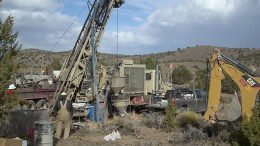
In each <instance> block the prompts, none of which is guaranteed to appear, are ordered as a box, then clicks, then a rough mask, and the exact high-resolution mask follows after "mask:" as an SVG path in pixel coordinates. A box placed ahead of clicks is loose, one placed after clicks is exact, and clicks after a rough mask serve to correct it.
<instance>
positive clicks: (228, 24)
mask: <svg viewBox="0 0 260 146" xmlns="http://www.w3.org/2000/svg"><path fill="white" fill-rule="evenodd" d="M92 1H93V0H92ZM84 4H86V1H85V0H74V1H71V0H44V2H43V1H42V0H30V1H21V0H6V1H5V0H3V3H2V7H1V10H0V11H1V16H2V17H6V16H7V15H10V14H12V15H13V16H14V17H15V25H14V28H15V30H16V31H19V38H18V39H19V41H20V42H21V43H22V44H23V47H24V48H28V47H35V48H40V49H45V48H51V47H52V45H53V44H54V43H55V42H56V41H57V40H58V39H59V38H60V36H61V35H62V34H63V32H64V31H65V30H66V29H67V27H68V26H69V25H70V24H71V23H72V21H73V20H74V19H75V17H76V15H77V14H78V13H79V12H80V11H81V10H82V9H83V7H84ZM259 8H260V1H258V0H252V1H248V0H239V1H237V0H182V1H178V0H164V1H158V0H128V1H125V4H124V5H123V6H122V7H121V8H120V9H119V16H120V17H119V34H118V35H119V36H118V37H119V42H118V43H119V46H120V49H121V50H120V52H121V53H124V54H138V53H140V54H143V53H156V52H161V51H168V50H174V49H176V48H185V47H187V46H193V45H197V44H198V45H200V44H205V45H214V46H224V47H259V46H260V42H259V40H258V39H257V38H260V30H259V29H258V27H259V25H260V11H259ZM84 13H85V15H86V14H87V13H88V12H84ZM84 17H85V16H84ZM81 19H82V20H81ZM84 19H85V18H80V19H78V20H77V21H76V22H75V24H74V25H73V26H72V28H71V29H69V30H68V32H67V33H66V34H65V35H64V37H63V38H62V39H61V41H60V43H59V44H58V45H57V46H56V47H55V48H54V51H59V50H70V49H72V47H73V46H74V43H75V41H76V39H77V37H78V34H79V32H80V29H81V27H82V25H83V21H85V20H84ZM115 22H116V13H112V16H111V17H110V19H109V21H108V26H107V28H106V31H105V33H104V36H103V38H102V41H101V44H100V49H99V50H100V51H103V52H112V53H115V52H116V51H115V50H116V44H117V43H116V40H117V35H116V31H117V30H116V29H117V28H116V26H117V25H116V23H115Z"/></svg>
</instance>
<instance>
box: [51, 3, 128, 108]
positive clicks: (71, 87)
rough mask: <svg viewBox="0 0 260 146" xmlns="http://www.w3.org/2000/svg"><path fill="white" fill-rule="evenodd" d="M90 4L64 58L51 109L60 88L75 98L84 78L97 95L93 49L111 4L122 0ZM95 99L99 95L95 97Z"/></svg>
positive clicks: (109, 12) (113, 4)
mask: <svg viewBox="0 0 260 146" xmlns="http://www.w3.org/2000/svg"><path fill="white" fill-rule="evenodd" d="M88 3H89V5H90V9H89V14H88V16H87V18H86V21H85V23H84V25H83V27H82V29H81V32H80V34H79V37H78V39H77V41H76V43H75V45H74V48H73V50H72V51H71V53H70V55H69V57H68V59H67V60H66V61H65V62H64V64H63V67H62V69H61V73H60V76H59V86H58V87H57V89H56V92H55V95H54V101H53V102H52V109H51V111H52V110H53V106H54V105H55V103H56V102H57V99H58V97H59V95H60V94H61V92H63V91H65V92H66V93H67V96H68V97H69V98H70V99H71V100H72V101H75V99H76V97H77V94H78V92H79V91H80V90H81V87H82V84H83V81H86V82H89V83H94V84H93V88H92V90H93V93H94V96H96V98H98V96H97V94H98V89H97V81H96V80H97V79H96V60H97V59H96V53H97V47H98V45H99V43H100V40H101V37H102V35H103V33H104V30H105V26H106V24H107V21H108V19H109V17H110V15H111V12H112V9H113V8H119V7H120V6H121V5H122V4H123V3H124V0H94V1H93V2H92V3H91V2H90V1H88ZM96 100H98V99H96Z"/></svg>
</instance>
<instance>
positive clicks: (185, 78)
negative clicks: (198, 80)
mask: <svg viewBox="0 0 260 146" xmlns="http://www.w3.org/2000/svg"><path fill="white" fill-rule="evenodd" d="M172 79H173V81H174V82H175V83H176V84H178V85H182V84H184V83H187V82H189V81H191V80H192V79H193V75H192V73H191V72H190V70H188V69H187V68H186V67H185V66H184V65H179V66H178V67H177V68H175V69H174V70H173V71H172Z"/></svg>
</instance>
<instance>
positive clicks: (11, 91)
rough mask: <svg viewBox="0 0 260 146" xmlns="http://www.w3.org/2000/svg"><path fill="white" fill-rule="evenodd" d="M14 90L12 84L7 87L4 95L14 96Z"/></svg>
mask: <svg viewBox="0 0 260 146" xmlns="http://www.w3.org/2000/svg"><path fill="white" fill-rule="evenodd" d="M15 89H16V87H15V85H14V84H11V85H9V87H8V89H7V90H6V95H8V96H12V95H14V93H15Z"/></svg>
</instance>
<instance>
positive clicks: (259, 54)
mask: <svg viewBox="0 0 260 146" xmlns="http://www.w3.org/2000/svg"><path fill="white" fill-rule="evenodd" d="M215 48H216V47H214V46H194V47H188V48H184V49H178V50H177V51H168V52H162V53H158V54H148V55H121V54H119V55H116V54H107V53H98V59H99V63H101V64H103V65H105V66H107V65H109V66H110V65H114V64H116V63H117V60H118V62H121V61H122V60H123V59H133V60H134V61H135V63H139V62H140V60H141V59H146V58H152V59H154V60H155V61H157V62H158V63H159V65H160V68H161V71H162V74H163V78H166V76H167V74H168V73H169V69H168V64H170V63H172V64H173V66H174V67H176V66H178V65H185V66H186V67H187V68H189V69H190V70H191V71H192V72H193V73H195V71H196V70H197V69H199V68H205V67H206V62H205V58H206V57H207V56H208V54H209V53H211V52H212V51H213V50H214V49H215ZM217 48H219V49H220V50H221V53H222V54H224V55H226V56H228V57H229V58H231V59H233V60H234V61H236V62H238V63H241V64H243V65H245V66H246V67H248V68H252V67H253V68H255V69H256V72H257V73H258V74H259V73H260V49H259V48H258V49H256V48H223V47H217ZM69 53H70V51H67V52H50V51H44V50H39V49H26V50H22V51H21V52H20V54H19V57H18V58H17V59H16V62H17V63H19V64H20V70H19V71H20V72H23V73H31V72H33V73H36V74H39V73H40V71H41V70H42V69H44V68H45V66H47V65H49V64H50V63H51V62H52V61H53V60H54V59H58V60H60V63H61V64H62V63H63V62H64V61H65V59H67V58H68V56H69ZM29 68H31V69H29ZM28 69H29V70H28Z"/></svg>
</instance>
